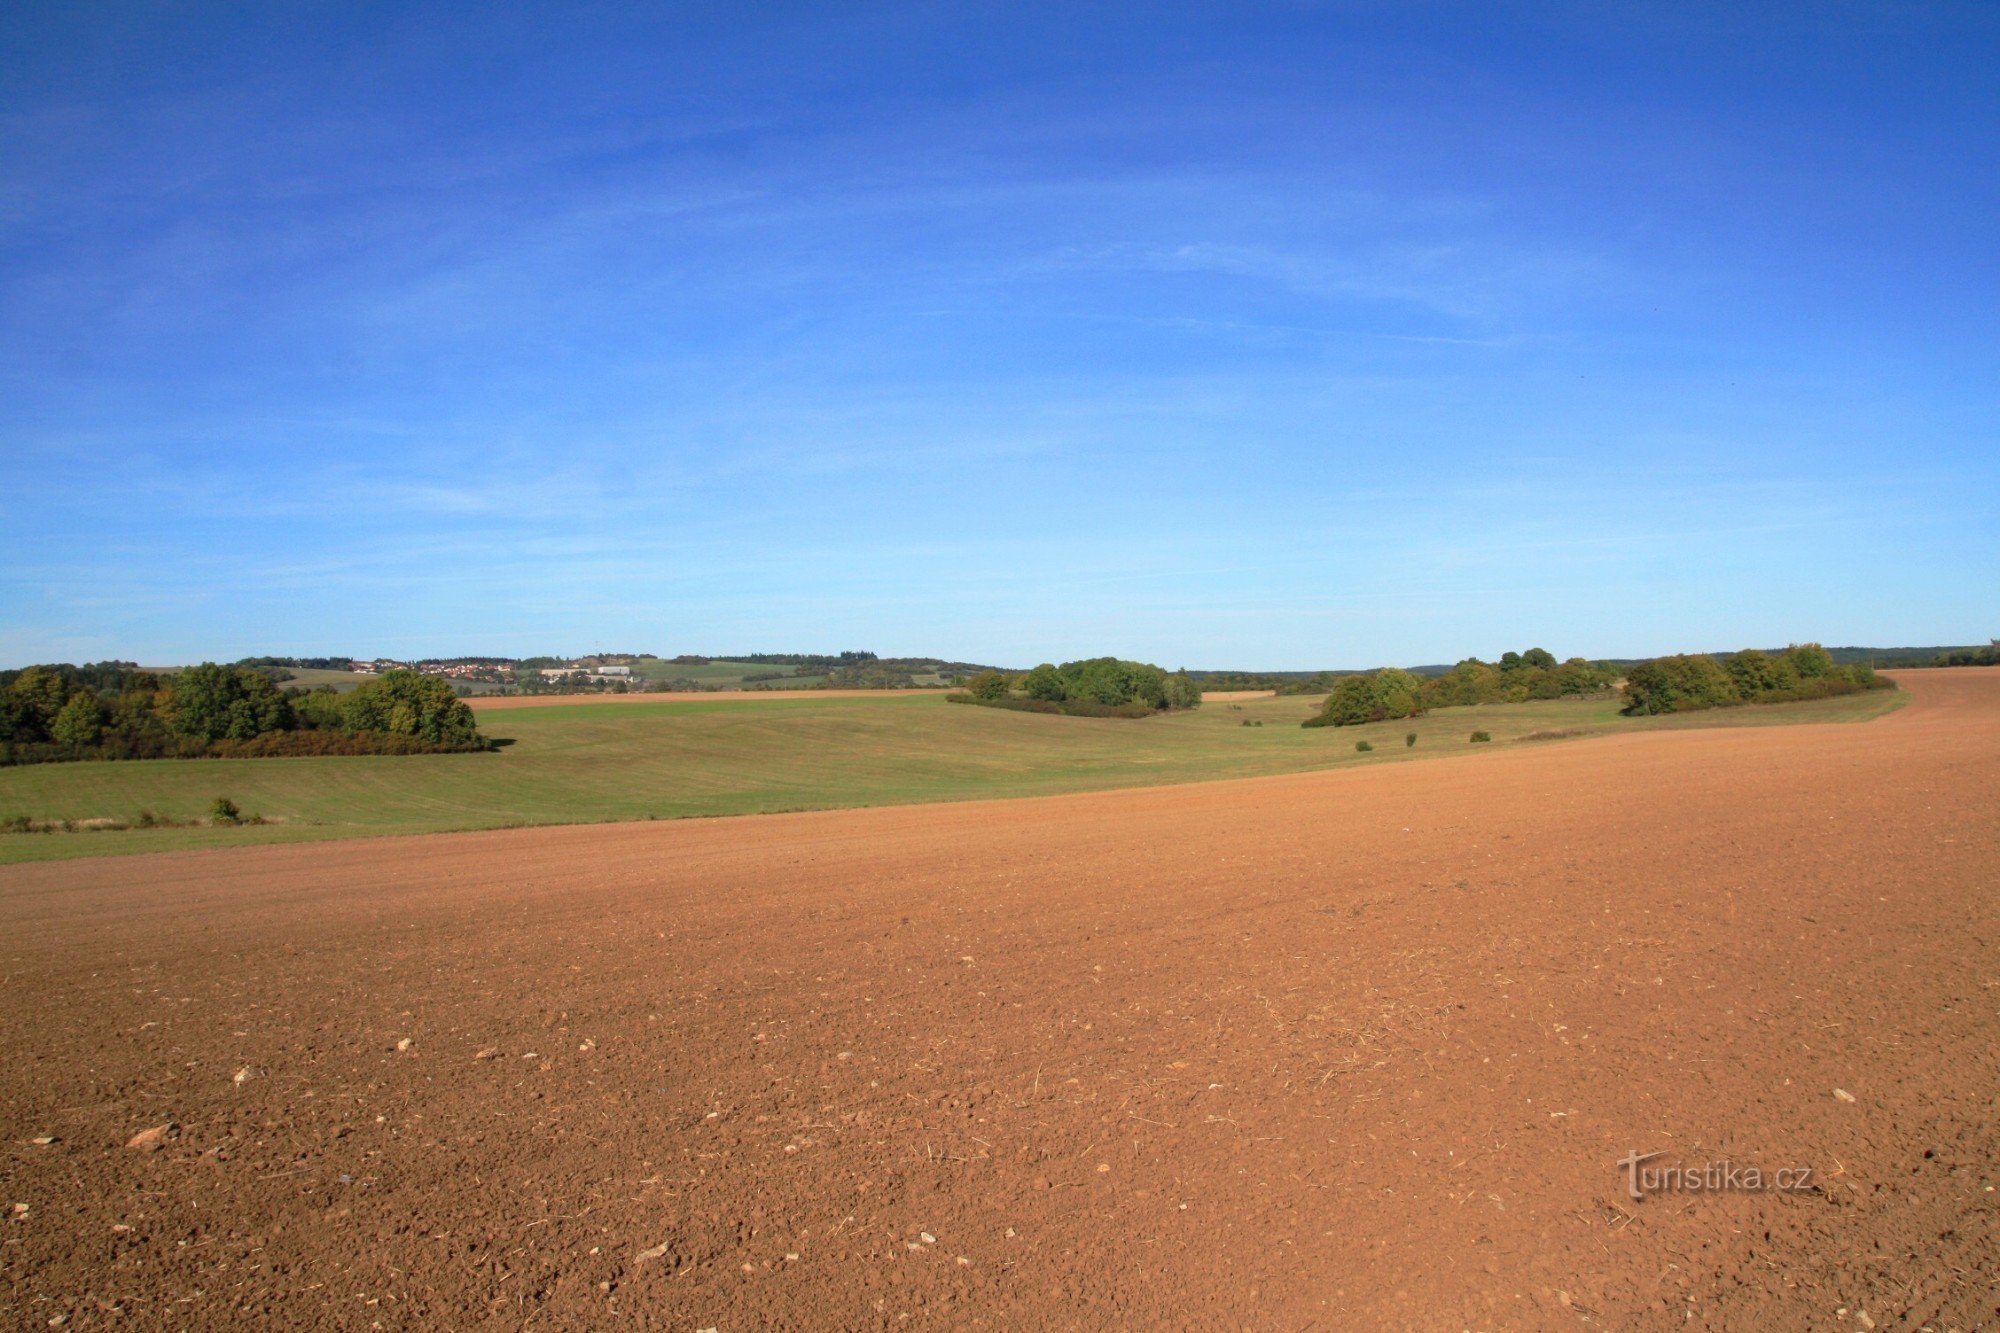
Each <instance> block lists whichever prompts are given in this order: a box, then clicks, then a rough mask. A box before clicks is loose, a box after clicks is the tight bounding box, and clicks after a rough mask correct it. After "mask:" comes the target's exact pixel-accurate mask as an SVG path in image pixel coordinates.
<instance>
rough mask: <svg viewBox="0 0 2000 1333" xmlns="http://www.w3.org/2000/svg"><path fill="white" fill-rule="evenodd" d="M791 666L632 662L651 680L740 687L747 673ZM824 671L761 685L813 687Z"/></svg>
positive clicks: (644, 659)
mask: <svg viewBox="0 0 2000 1333" xmlns="http://www.w3.org/2000/svg"><path fill="white" fill-rule="evenodd" d="M790 670H791V668H790V667H788V666H783V665H780V664H777V663H772V662H764V663H757V662H719V661H718V662H709V663H707V664H706V665H703V666H691V665H679V664H676V663H673V662H669V661H665V660H663V659H661V658H657V657H642V658H640V659H639V660H638V661H636V662H634V663H632V673H633V674H634V675H638V676H644V677H645V678H646V679H647V680H657V681H669V680H692V681H699V682H700V683H701V684H703V685H720V686H725V687H729V686H738V685H741V684H742V683H743V678H744V677H745V676H760V675H762V674H764V673H765V672H767V671H787V672H788V671H790ZM825 679H826V676H825V675H824V674H820V675H816V676H786V677H785V678H784V679H783V680H765V681H758V682H757V684H759V685H762V686H766V687H769V688H777V689H810V688H811V687H812V686H814V685H817V684H818V683H819V682H820V681H822V680H825Z"/></svg>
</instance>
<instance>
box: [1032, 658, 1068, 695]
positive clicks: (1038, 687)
mask: <svg viewBox="0 0 2000 1333" xmlns="http://www.w3.org/2000/svg"><path fill="white" fill-rule="evenodd" d="M1021 693H1023V694H1025V695H1027V696H1028V697H1029V698H1030V699H1040V700H1042V701H1043V702H1045V703H1055V704H1059V703H1061V702H1062V701H1063V700H1065V699H1067V698H1069V689H1068V688H1067V687H1066V686H1065V685H1064V684H1063V678H1062V673H1061V672H1060V671H1057V670H1056V669H1055V666H1054V665H1053V664H1052V663H1049V662H1044V663H1042V664H1041V665H1040V666H1038V667H1036V668H1035V669H1034V670H1033V671H1030V672H1029V673H1028V674H1027V675H1025V676H1023V677H1021Z"/></svg>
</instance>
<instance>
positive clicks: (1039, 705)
mask: <svg viewBox="0 0 2000 1333" xmlns="http://www.w3.org/2000/svg"><path fill="white" fill-rule="evenodd" d="M949 697H950V698H951V700H952V701H953V702H954V703H975V704H985V705H987V706H988V707H994V708H1016V709H1021V710H1024V711H1027V712H1035V713H1067V714H1070V715H1071V716H1073V717H1150V716H1151V715H1152V714H1154V713H1158V712H1163V711H1165V710H1167V709H1175V708H1199V707H1201V686H1199V685H1197V684H1196V683H1195V682H1194V679H1193V678H1192V677H1191V676H1189V675H1188V674H1187V673H1186V672H1185V671H1176V672H1172V673H1168V672H1166V671H1163V670H1162V669H1160V668H1159V667H1156V666H1153V665H1151V664H1150V663H1146V662H1126V661H1122V660H1121V659H1119V658H1116V657H1092V658H1086V659H1084V660H1082V661H1077V662H1065V663H1063V664H1062V665H1061V666H1056V665H1054V664H1053V663H1050V662H1044V663H1042V664H1041V665H1040V666H1038V667H1036V668H1035V669H1034V670H1032V671H1028V672H1024V673H1022V674H1021V675H1018V676H1014V675H1009V674H1007V673H1006V672H1003V671H992V670H986V671H981V672H979V673H978V674H977V675H975V676H973V677H972V679H971V680H970V681H969V682H968V684H967V687H966V690H965V692H964V693H962V694H954V695H951V696H949Z"/></svg>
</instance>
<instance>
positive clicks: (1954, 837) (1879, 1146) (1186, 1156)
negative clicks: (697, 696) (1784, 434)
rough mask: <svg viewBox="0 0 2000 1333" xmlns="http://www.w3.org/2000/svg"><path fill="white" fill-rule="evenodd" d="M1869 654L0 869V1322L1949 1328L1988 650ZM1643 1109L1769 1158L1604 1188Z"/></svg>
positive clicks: (1710, 1148)
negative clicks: (1628, 729) (578, 815)
mask: <svg viewBox="0 0 2000 1333" xmlns="http://www.w3.org/2000/svg"><path fill="white" fill-rule="evenodd" d="M1899 679H1900V681H1901V682H1902V684H1903V685H1904V687H1905V688H1906V689H1908V690H1909V691H1910V693H1911V696H1912V698H1911V702H1910V704H1909V706H1907V707H1904V708H1902V709H1900V710H1899V711H1897V712H1894V713H1892V714H1890V715H1888V716H1886V717H1882V718H1880V719H1878V720H1876V721H1873V722H1867V723H1861V724H1847V725H1794V726H1755V727H1742V728H1735V729H1704V730H1655V731H1643V732H1633V733H1629V734H1620V735H1608V736H1600V737H1595V738H1592V739H1591V740H1589V741H1588V742H1587V743H1578V744H1561V745H1524V746H1519V747H1512V748H1509V747H1493V748H1492V749H1491V751H1490V752H1489V753H1484V754H1480V755H1478V756H1464V757H1455V758H1449V759H1441V760H1438V761H1436V762H1430V763H1409V764H1394V765H1384V766H1379V767H1348V768H1343V769H1339V770H1335V771H1325V772H1312V773H1300V774H1288V775H1284V776H1278V777H1265V778H1255V779H1246V780H1239V781H1231V782H1218V783H1208V784H1199V785H1188V786H1178V787H1156V788H1150V789H1146V790H1138V791H1113V792H1099V793H1094V794H1084V795H1071V796H1060V797H1047V798H1035V799H1028V800H1019V801H1010V802H991V801H987V802H981V801H969V802H963V803H959V804H952V805H927V806H900V807H889V808H878V809H864V810H840V811H824V812H817V813H806V814H794V815H772V816H765V817H760V818H756V819H719V820H706V821H690V822H672V823H665V822H663V823H657V824H624V825H609V826H591V827H570V828H547V829H525V830H512V831H492V832H480V833H466V834H454V835H425V836H415V837H406V838H398V839H379V840H360V841H350V842H340V843H323V844H315V845H298V846H269V847H247V848H237V849H229V850H221V851H190V852H179V853H172V854H166V855H158V856H146V857H122V858H111V859H97V860H82V861H70V862H62V863H49V864H40V865H19V866H10V867H4V868H0V930H4V935H5V941H6V942H5V944H4V946H0V957H4V959H5V977H6V981H5V986H4V988H0V1034H4V1041H5V1049H6V1051H7V1052H8V1053H9V1058H8V1059H7V1060H6V1061H5V1062H4V1063H0V1120H4V1128H5V1137H6V1140H7V1143H6V1153H7V1159H6V1167H5V1172H6V1182H7V1183H6V1190H7V1199H6V1200H5V1201H6V1202H8V1203H10V1204H12V1205H14V1214H15V1215H14V1216H13V1217H12V1218H11V1219H10V1220H9V1221H8V1222H7V1224H6V1232H5V1239H6V1245H5V1248H4V1250H0V1255H4V1259H0V1265H4V1278H5V1286H4V1290H0V1313H4V1314H5V1316H6V1317H7V1318H8V1319H9V1320H10V1321H12V1322H14V1323H15V1324H17V1325H21V1326H29V1325H32V1326H35V1327H42V1326H46V1325H47V1324H49V1323H50V1322H51V1321H53V1320H56V1319H57V1318H58V1317H60V1318H62V1319H63V1320H65V1321H66V1326H67V1327H70V1328H83V1327H97V1326H109V1325H112V1324H115V1323H117V1322H119V1320H118V1317H117V1316H118V1315H119V1314H122V1315H123V1316H125V1317H126V1319H125V1321H124V1322H126V1323H127V1324H129V1323H131V1321H132V1320H133V1319H136V1320H138V1321H139V1326H172V1327H187V1328H213V1327H225V1326H242V1325H248V1324H252V1323H255V1322H258V1321H260V1320H269V1319H277V1320H282V1321H285V1322H286V1323H288V1324H290V1325H292V1326H300V1327H326V1328H342V1327H354V1328H368V1327H371V1326H377V1325H379V1326H380V1327H384V1328H402V1327H425V1326H440V1327H443V1326H462V1325H465V1324H469V1323H473V1322H477V1321H480V1320H482V1319H493V1320H496V1321H500V1322H504V1323H508V1324H526V1323H528V1322H529V1321H531V1320H532V1321H533V1322H534V1323H535V1324H536V1325H537V1326H545V1327H552V1328H609V1327H620V1326H625V1325H631V1326H636V1327H670V1328H688V1329H692V1328H715V1329H718V1330H722V1333H730V1331H731V1330H738V1329H761V1328H829V1327H831V1328H845V1327H857V1328H877V1327H881V1328H899V1327H942V1326H951V1327H992V1328H1029V1327H1049V1328H1066V1327H1084V1328H1097V1327H1107V1326H1121V1327H1122V1326H1130V1327H1152V1326H1184V1327H1206V1328H1214V1327H1257V1328H1281V1329H1298V1328H1303V1327H1314V1328H1327V1329H1335V1328H1349V1327H1372V1326H1381V1325H1386V1326H1402V1327H1416V1328H1444V1327H1449V1328H1458V1327H1533V1328H1542V1327H1578V1328H1586V1327H1588V1328H1629V1327H1640V1328H1647V1327H1651V1328H1662V1329H1666V1328H1675V1329H1679V1328H1687V1327H1703V1328H1716V1327H1729V1328H1750V1327H1779V1328H1795V1327H1840V1328H1849V1327H1851V1328H1866V1327H1874V1328H1905V1327H1908V1328H1915V1327H1918V1326H1923V1325H1928V1326H1930V1327H1933V1328H1938V1329H1943V1328H1947V1327H1958V1328H1973V1327H1980V1326H1989V1327H1990V1326H1993V1325H1994V1324H1995V1322H1996V1320H2000V1313H1997V1312H1996V1308H1997V1302H1996V1296H1995V1291H1996V1288H1997V1287H2000V1228H1996V1211H1997V1210H2000V1202H1996V1201H2000V1194H1996V1193H1995V1192H1994V1191H1995V1187H1996V1186H2000V1166H1996V1161H2000V1119H1997V1118H1996V1115H1995V1109H1994V1089H1995V1088H1996V1087H2000V1021H1996V1012H1995V1006H1996V1000H2000V957H1996V943H2000V903H1996V899H1995V895H1994V890H1993V885H1994V883H1995V880H1996V872H2000V671H1991V670H1988V671H1980V670H1976V669H1975V670H1960V671H1926V672H1911V673H1904V674H1902V675H1900V676H1899ZM816 693H817V692H816ZM566 702H574V701H566ZM1481 748H1482V749H1484V748H1485V747H1481ZM107 836H108V835H107ZM148 1135H150V1136H151V1137H147V1136H148ZM128 1143H136V1145H137V1146H127V1145H128ZM1655 1151H1658V1152H1663V1153H1665V1154H1666V1156H1663V1157H1660V1158H1656V1159H1653V1161H1652V1162H1651V1163H1649V1165H1650V1166H1652V1167H1654V1168H1657V1167H1659V1166H1663V1165H1680V1166H1687V1167H1695V1166H1699V1165H1701V1164H1704V1163H1707V1162H1711V1161H1720V1160H1723V1159H1727V1160H1728V1161H1730V1162H1732V1163H1734V1164H1736V1166H1737V1167H1739V1168H1741V1167H1751V1166H1754V1167H1757V1168H1760V1169H1761V1170H1763V1171H1765V1172H1771V1171H1775V1170H1777V1169H1779V1168H1792V1167H1810V1168H1812V1170H1813V1172H1814V1175H1813V1176H1812V1178H1811V1188H1810V1189H1807V1190H1802V1191H1799V1192H1790V1193H1778V1192H1756V1193H1752V1192H1725V1193H1709V1192H1690V1191H1686V1190H1682V1191H1678V1192H1669V1193H1655V1194H1654V1195H1653V1196H1651V1197H1648V1198H1646V1199H1644V1200H1643V1201H1638V1200H1634V1199H1632V1198H1631V1197H1629V1194H1628V1193H1627V1190H1626V1174H1625V1173H1624V1172H1622V1171H1621V1170H1620V1169H1619V1168H1618V1166H1617V1163H1618V1162H1619V1161H1620V1159H1622V1158H1625V1157H1627V1155H1628V1154H1632V1153H1634V1152H1637V1153H1650V1152H1655ZM1864 1314H1865V1315H1866V1316H1867V1318H1866V1319H1865V1320H1864V1319H1862V1315H1864Z"/></svg>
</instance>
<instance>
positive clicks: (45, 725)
mask: <svg viewBox="0 0 2000 1333" xmlns="http://www.w3.org/2000/svg"><path fill="white" fill-rule="evenodd" d="M7 693H8V695H9V696H10V697H11V698H12V699H13V700H14V702H15V703H16V705H17V706H18V709H19V714H20V725H21V726H22V729H23V730H24V731H26V732H27V733H28V734H26V735H23V736H19V737H17V738H16V739H19V740H41V739H42V738H43V737H45V736H47V735H48V734H49V728H50V727H52V726H54V725H55V720H56V714H58V713H60V712H62V710H63V705H64V704H66V703H68V702H69V695H70V686H69V681H68V680H66V679H64V677H63V673H62V672H61V671H59V670H57V669H56V668H55V667H48V666H31V667H28V668H27V669H26V670H24V671H22V672H21V674H20V675H18V676H16V677H15V678H14V683H13V684H12V685H10V686H8V687H7Z"/></svg>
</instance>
